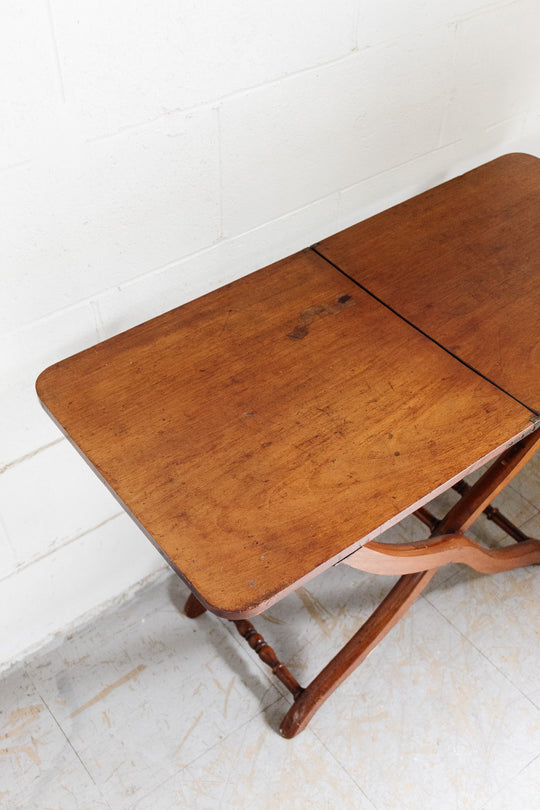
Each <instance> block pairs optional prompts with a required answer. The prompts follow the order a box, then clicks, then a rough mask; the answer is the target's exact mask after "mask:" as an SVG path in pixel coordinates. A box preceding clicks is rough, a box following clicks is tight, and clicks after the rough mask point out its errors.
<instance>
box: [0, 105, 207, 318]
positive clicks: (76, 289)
mask: <svg viewBox="0 0 540 810" xmlns="http://www.w3.org/2000/svg"><path fill="white" fill-rule="evenodd" d="M217 153H218V150H217V141H216V114H215V112H214V111H212V110H206V111H203V112H199V113H196V114H194V115H192V116H183V115H176V116H172V117H170V118H168V119H166V120H164V121H162V122H160V123H158V124H154V125H152V126H151V127H148V128H145V129H138V130H135V131H130V132H126V133H125V134H123V135H121V136H118V137H115V138H110V139H107V140H104V141H103V140H101V141H96V142H93V143H91V144H79V145H74V148H73V152H72V153H71V154H66V153H65V151H64V152H63V153H56V154H54V156H53V155H51V156H50V161H49V162H48V163H40V164H39V166H35V165H34V164H32V165H31V166H28V167H24V168H19V169H13V170H12V171H10V172H6V173H5V175H4V177H3V183H2V187H1V190H0V212H1V216H2V234H1V236H0V253H1V255H2V263H3V265H2V282H3V285H4V286H3V292H2V304H3V306H5V311H4V312H3V313H2V326H3V329H4V330H5V331H10V330H11V329H15V328H17V327H20V326H21V325H23V324H27V323H30V322H31V321H33V320H36V319H37V318H41V317H44V316H45V315H49V314H50V313H52V312H55V311H57V310H60V309H63V308H64V307H68V306H71V305H73V304H75V303H77V302H79V301H82V300H85V299H87V298H88V297H90V296H91V295H94V294H96V293H97V292H100V291H102V290H105V289H109V288H110V287H112V286H114V285H116V284H119V283H121V282H124V281H126V280H128V279H130V278H133V277H135V276H138V275H141V274H142V273H147V272H150V271H151V270H153V269H155V268H156V267H160V266H163V265H164V264H167V263H169V262H173V261H176V260H177V259H179V258H181V257H182V256H186V255H188V254H190V253H193V252H195V251H197V250H200V249H201V248H202V247H205V246H206V245H208V244H210V243H212V242H213V241H214V240H215V239H217V237H218V234H219V227H220V225H219V217H220V211H219V195H218V188H219V182H218V154H217ZM8 302H9V306H6V304H7V303H8Z"/></svg>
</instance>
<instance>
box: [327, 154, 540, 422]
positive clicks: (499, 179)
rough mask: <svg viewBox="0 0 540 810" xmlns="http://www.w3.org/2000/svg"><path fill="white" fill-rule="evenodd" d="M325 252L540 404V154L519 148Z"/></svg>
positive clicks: (347, 234) (497, 380)
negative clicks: (523, 152)
mask: <svg viewBox="0 0 540 810" xmlns="http://www.w3.org/2000/svg"><path fill="white" fill-rule="evenodd" d="M316 249H317V251H318V252H320V253H321V254H322V255H323V256H325V257H326V258H327V259H328V260H329V261H331V262H333V263H334V264H336V265H337V266H338V267H339V268H340V269H341V270H342V271H343V272H345V273H347V274H348V275H349V276H350V277H351V278H353V279H354V280H355V281H357V282H358V283H359V284H361V285H362V287H364V288H365V289H366V290H369V292H370V293H372V294H373V295H375V296H377V297H378V298H380V299H381V300H383V301H384V302H385V304H387V305H388V306H390V307H392V308H393V309H394V310H395V311H396V312H398V313H399V314H400V315H401V316H402V317H404V318H406V319H407V320H408V321H410V322H411V323H412V324H414V325H415V326H416V327H418V328H419V329H421V330H422V331H423V332H425V333H426V334H428V335H429V336H430V337H431V338H433V339H434V340H436V341H438V342H439V343H440V344H441V345H443V346H444V347H445V348H446V349H447V350H448V351H450V352H452V353H453V354H454V355H455V356H457V357H459V359H460V360H462V361H463V362H465V363H467V364H469V365H470V366H471V367H472V368H474V369H475V370H476V371H478V372H479V373H481V374H483V375H484V376H486V377H487V378H488V379H489V380H491V381H492V382H493V383H494V384H495V385H498V386H500V387H501V388H502V389H503V390H505V391H507V392H508V393H510V394H511V395H512V396H514V397H515V398H516V399H518V400H519V401H520V402H522V403H524V404H525V405H526V406H527V407H529V408H531V409H532V410H534V411H536V412H538V411H540V374H539V373H538V368H539V366H540V316H539V304H540V301H539V295H538V287H539V284H540V160H539V159H538V158H536V157H533V156H531V155H525V154H510V155H504V156H503V157H500V158H497V160H494V161H491V162H490V163H487V164H485V165H484V166H480V167H479V168H477V169H474V170H473V171H471V172H467V174H464V175H462V176H461V177H457V178H455V179H454V180H450V181H449V182H447V183H443V184H442V185H440V186H437V187H436V188H433V189H431V190H430V191H426V192H424V193H423V194H420V195H418V196H417V197H414V198H412V199H410V200H408V201H406V202H404V203H401V204H400V205H397V206H395V207H394V208H390V209H389V210H387V211H384V212H383V213H381V214H378V215H376V216H374V217H371V218H370V219H368V220H365V221H364V222H360V223H359V224H358V225H354V226H353V227H352V228H348V229H347V230H345V231H342V232H341V233H339V234H336V235H335V236H331V237H330V238H328V239H325V240H324V241H323V242H321V243H319V245H317V247H316Z"/></svg>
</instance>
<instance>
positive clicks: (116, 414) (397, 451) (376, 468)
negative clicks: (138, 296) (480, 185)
mask: <svg viewBox="0 0 540 810" xmlns="http://www.w3.org/2000/svg"><path fill="white" fill-rule="evenodd" d="M434 249H435V248H434ZM37 390H38V394H39V397H40V399H41V401H42V402H43V404H44V405H45V407H46V408H47V409H48V411H49V412H50V413H51V415H52V416H53V417H54V418H55V420H56V421H57V422H58V424H59V425H60V426H61V427H62V429H63V430H64V431H65V433H66V434H67V436H68V437H69V438H70V439H71V441H72V442H73V443H74V444H75V445H76V447H77V448H78V449H79V450H80V451H81V453H82V454H83V455H84V457H85V458H86V459H87V460H88V461H89V462H90V463H91V465H93V467H94V468H95V470H96V471H97V473H98V474H99V475H100V476H101V477H102V478H103V480H104V481H105V482H106V483H107V484H108V485H109V487H110V488H111V489H112V491H113V492H114V493H115V494H116V496H117V497H118V498H119V499H120V501H121V502H122V503H123V505H125V507H126V509H127V510H128V511H129V512H130V513H131V514H132V516H133V517H134V518H135V519H136V520H137V521H138V523H139V524H140V526H141V527H142V528H143V529H144V531H145V532H146V533H147V535H148V536H149V537H150V538H151V539H152V541H153V542H154V544H155V545H156V546H157V548H158V549H159V550H160V551H161V553H162V554H163V555H164V556H165V557H166V559H167V560H168V561H169V562H170V563H171V565H172V566H173V568H174V569H175V570H176V571H177V572H178V573H179V574H180V575H181V576H182V578H183V579H184V580H185V581H186V582H187V583H188V584H189V585H190V587H191V588H192V590H193V591H194V593H195V594H196V595H197V597H198V598H199V599H200V600H201V602H202V603H203V604H204V605H205V606H207V607H208V608H209V609H210V610H212V611H213V612H215V613H217V614H219V615H222V616H225V617H227V618H239V617H242V616H250V615H253V614H255V613H258V612H260V611H262V610H263V609H264V608H265V607H267V606H268V605H269V604H271V603H272V602H274V601H276V600H277V599H279V598H280V597H281V596H283V595H284V594H285V593H287V592H288V591H290V590H292V589H294V588H296V587H298V585H299V584H300V583H301V582H303V581H305V580H306V579H307V578H310V577H312V576H314V575H315V574H316V573H318V572H319V571H322V570H323V569H324V568H326V567H328V566H330V565H332V564H333V563H335V562H337V561H339V560H340V559H343V558H344V557H346V556H347V555H348V554H350V553H351V552H352V551H354V550H356V549H357V548H359V547H360V545H361V544H363V543H364V542H366V541H367V540H369V539H372V538H373V537H375V536H376V535H378V534H379V533H380V532H381V531H382V530H384V529H385V528H386V527H388V526H390V525H392V524H394V523H396V522H398V521H399V520H400V519H401V518H402V517H404V516H405V515H406V514H409V513H410V512H411V511H413V510H414V509H415V508H417V507H418V506H420V505H422V504H423V503H426V502H427V501H429V500H430V499H431V498H432V497H433V496H435V495H436V494H437V493H438V492H440V491H443V490H444V489H446V488H447V487H448V486H449V485H451V484H452V483H453V482H454V481H456V480H458V479H460V478H461V477H463V475H464V474H466V473H467V471H469V470H472V469H474V468H476V467H477V466H479V465H480V464H482V463H483V462H484V461H486V460H488V459H489V458H492V457H494V456H495V455H496V454H497V452H499V451H500V450H501V449H502V448H503V447H504V446H506V445H507V444H511V443H512V442H514V441H516V440H517V439H518V438H519V437H521V436H522V435H524V434H525V433H527V432H529V431H530V430H531V429H532V423H531V421H530V420H531V412H530V410H529V409H528V408H526V407H525V406H523V405H522V404H520V403H518V402H516V401H515V399H513V398H511V397H510V396H508V395H507V394H506V393H504V392H503V391H501V390H499V389H498V388H497V387H496V386H494V385H493V384H492V383H491V382H489V381H487V380H486V379H484V378H483V377H481V376H480V375H479V374H477V373H475V372H474V371H473V370H471V369H470V368H468V367H467V366H466V365H464V364H463V363H461V362H460V361H459V360H457V359H456V358H454V357H453V356H452V355H451V354H449V353H448V352H447V351H445V350H444V349H443V348H441V347H440V346H438V345H437V344H436V343H434V342H433V341H432V340H430V339H429V338H428V337H426V336H425V335H423V334H421V333H420V332H419V331H418V330H417V329H415V328H414V327H413V326H411V325H410V324H408V323H407V322H405V321H404V320H403V319H402V318H400V317H398V316H397V315H396V314H394V313H393V312H391V311H390V310H389V309H388V308H387V307H385V306H383V305H382V304H381V303H379V302H378V301H376V300H375V299H374V298H373V297H372V296H370V295H369V294H368V293H366V292H365V291H363V290H362V289H360V288H359V286H358V285H357V284H355V283H354V282H353V281H351V280H350V279H348V278H346V277H345V276H344V275H343V274H342V273H341V272H339V270H337V269H336V268H335V267H333V266H332V265H331V264H329V263H328V262H327V261H326V260H324V259H323V258H321V257H320V256H318V255H317V254H316V253H315V252H314V251H312V250H306V251H304V252H302V253H299V254H297V255H295V256H293V257H291V258H289V259H285V260H283V261H281V262H278V263H276V264H274V265H271V266H270V267H267V268H265V269H263V270H260V271H258V272H256V273H253V274H251V275H249V276H247V277H245V278H242V279H240V280H239V281H236V282H234V283H232V284H230V285H228V286H226V287H224V288H222V289H220V290H217V291H215V292H213V293H210V294H209V295H206V296H204V297H203V298H200V299H198V300H196V301H193V302H191V303H188V304H186V305H184V306H181V307H179V308H177V309H174V310H172V311H171V312H168V313H166V314H164V315H161V316H159V317H157V318H155V319H153V320H150V321H148V322H146V323H143V324H141V325H140V326H137V327H135V328H134V329H131V330H129V331H127V332H124V333H122V334H120V335H118V336H116V337H113V338H111V339H109V340H106V341H104V342H102V343H100V344H98V345H97V346H94V347H93V348H90V349H87V350H86V351H83V352H81V353H79V354H77V355H75V356H73V357H70V358H68V359H67V360H64V361H62V362H60V363H57V364H55V365H54V366H51V367H50V368H49V369H47V370H46V371H44V372H43V373H42V374H41V375H40V377H39V379H38V382H37Z"/></svg>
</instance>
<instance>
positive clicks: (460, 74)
mask: <svg viewBox="0 0 540 810" xmlns="http://www.w3.org/2000/svg"><path fill="white" fill-rule="evenodd" d="M539 31H540V5H539V4H538V3H537V2H535V0H532V1H531V2H529V0H523V2H516V3H509V4H504V5H502V6H501V7H499V8H493V9H489V10H486V11H484V12H483V13H482V14H478V15H476V16H474V17H471V18H470V19H467V20H465V21H463V22H461V23H459V25H458V27H457V43H456V57H455V66H454V70H453V87H452V94H451V100H450V103H449V106H448V111H447V114H446V117H445V124H444V128H443V131H442V141H441V142H442V143H448V142H451V141H454V140H457V139H461V140H466V139H468V138H471V137H472V138H474V137H475V135H476V133H477V132H478V131H485V129H486V128H489V127H491V126H493V125H494V124H498V123H500V122H502V121H505V120H507V119H511V118H515V117H516V116H518V115H520V114H522V113H525V112H527V111H528V110H529V109H531V108H533V109H538V105H539V103H540V50H539V48H538V32H539Z"/></svg>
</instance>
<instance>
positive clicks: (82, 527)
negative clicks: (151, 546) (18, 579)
mask: <svg viewBox="0 0 540 810" xmlns="http://www.w3.org/2000/svg"><path fill="white" fill-rule="evenodd" d="M58 436H60V433H59V434H58ZM120 511H121V507H120V506H119V504H118V502H117V501H116V499H115V498H114V497H113V496H112V495H111V494H110V493H109V492H108V490H107V488H106V487H105V486H104V485H103V484H102V483H101V482H100V481H99V480H98V478H97V476H96V475H95V474H94V473H93V472H92V471H91V470H90V468H89V467H88V466H87V464H86V463H85V461H84V460H83V459H82V458H80V456H79V455H78V453H77V452H76V451H75V450H74V449H73V448H72V447H71V446H70V445H69V444H68V442H67V441H61V442H59V443H58V444H55V445H53V446H52V447H49V448H47V449H45V450H42V451H41V452H38V453H36V455H34V456H32V457H31V458H28V459H26V460H24V461H21V462H20V463H19V464H16V465H14V466H12V467H9V468H8V469H7V470H6V471H5V472H4V473H3V474H2V475H0V512H1V514H2V522H3V525H4V528H5V531H6V533H7V536H8V538H9V542H10V544H11V546H12V548H13V550H14V552H15V555H16V558H17V563H18V564H24V563H28V562H31V561H32V560H35V559H37V558H38V557H41V556H43V555H45V554H48V553H50V552H51V551H52V550H54V549H56V548H59V547H60V546H62V545H64V544H65V543H67V542H69V541H70V540H73V539H74V538H75V537H78V536H80V535H82V534H84V533H85V532H88V531H90V530H92V529H94V528H95V527H96V526H98V525H100V524H102V523H104V522H105V521H107V520H110V518H112V517H114V515H117V514H119V512H120Z"/></svg>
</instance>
